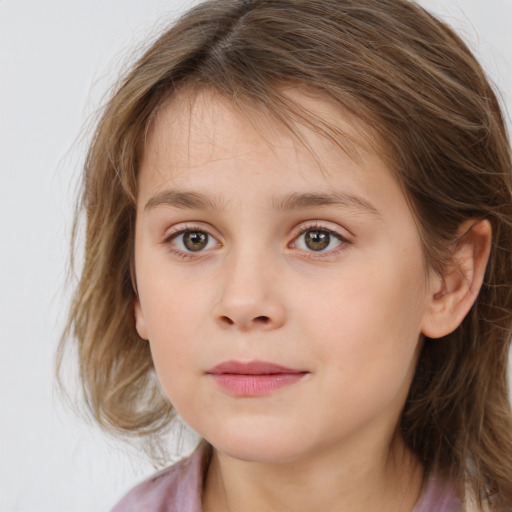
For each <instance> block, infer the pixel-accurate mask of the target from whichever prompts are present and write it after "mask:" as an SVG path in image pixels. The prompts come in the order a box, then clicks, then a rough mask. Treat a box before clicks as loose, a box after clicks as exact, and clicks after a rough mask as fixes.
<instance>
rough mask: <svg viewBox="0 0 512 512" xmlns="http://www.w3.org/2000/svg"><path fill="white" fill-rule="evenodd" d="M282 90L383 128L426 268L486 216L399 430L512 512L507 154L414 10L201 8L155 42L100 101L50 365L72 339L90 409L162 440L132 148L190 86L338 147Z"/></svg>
mask: <svg viewBox="0 0 512 512" xmlns="http://www.w3.org/2000/svg"><path fill="white" fill-rule="evenodd" d="M287 85H291V86H297V85H299V86H305V87H307V88H308V89H310V90H312V91H315V92H316V93H318V94H320V95H323V96H324V97H326V98H329V99H331V100H332V101H334V102H335V103H336V104H337V105H339V106H341V107H342V108H343V109H345V110H346V111H349V112H351V113H353V114H354V115H355V116H356V117H357V118H358V119H360V120H361V121H362V122H363V123H364V124H366V125H368V126H371V127H372V128H373V129H374V130H375V131H376V132H377V133H378V135H379V137H380V139H381V140H382V141H384V144H385V148H386V152H387V154H388V155H389V156H390V158H391V160H392V162H393V169H394V172H395V175H396V179H397V180H398V182H399V183H400V184H401V186H402V187H403V190H404V193H405V196H406V197H407V199H408V201H409V204H410V207H411V210H412V212H413V214H414V215H415V218H416V220H417V223H418V227H419V231H420V234H421V238H422V243H423V248H424V253H425V257H426V261H427V263H428V265H429V266H430V267H431V268H433V269H435V270H436V271H438V272H442V269H443V267H444V265H445V264H446V261H447V257H448V256H447V254H448V255H449V252H447V251H448V250H449V248H450V247H452V246H453V244H454V242H455V239H456V235H457V231H458V228H459V226H460V225H461V224H462V223H463V222H464V221H466V220H468V219H475V218H476V219H488V220H489V222H490V223H491V225H492V232H493V242H492V249H491V254H490V259H489V263H488V266H487V269H486V274H485V281H484V284H483V287H482V289H481V291H480V293H479V295H478V298H477V300H476V302H475V304H474V305H473V307H472V309H471V311H470V312H469V314H468V315H467V316H466V318H465V319H464V320H463V322H462V324H461V325H460V326H459V327H458V329H457V330H456V331H455V332H453V333H452V334H449V335H447V336H445V337H444V338H443V339H439V340H430V339H428V338H427V339H425V340H424V344H423V349H422V353H421V355H420V358H419V362H418V365H417V370H416V374H415V377H414V380H413V383H412V387H411V389H410V393H409V396H408V399H407V402H406V404H405V409H404V412H403V415H402V417H401V419H400V429H401V432H402V434H403V437H404V439H405V442H406V443H407V445H408V446H409V448H410V449H411V450H412V451H413V452H414V453H415V454H416V455H417V456H418V457H419V459H420V460H421V461H422V463H423V465H424V467H425V468H426V470H427V472H428V471H429V470H431V469H432V468H437V469H441V470H443V471H446V472H447V473H448V475H449V476H450V477H451V478H452V479H453V481H454V482H455V483H456V485H457V488H458V492H459V495H460V497H461V498H462V499H464V489H465V488H466V489H467V488H469V489H470V490H471V491H472V494H473V495H474V497H476V501H477V503H478V505H479V507H480V508H483V507H487V509H489V510H492V511H498V510H512V416H511V410H510V402H509V396H508V387H507V361H508V351H509V346H510V341H511V332H512V183H511V180H512V176H511V153H510V143H509V141H508V139H507V133H506V127H505V123H504V120H503V117H502V113H501V111H500V106H499V102H498V100H497V98H496V95H495V93H494V91H493V88H492V86H491V85H490V84H489V81H488V80H487V78H486V76H485V74H484V72H483V70H482V68H481V67H480V65H479V64H478V62H477V61H476V59H475V58H474V56H473V55H472V54H471V52H470V50H469V49H468V47H467V46H466V45H465V43H464V42H463V41H462V40H461V39H460V38H459V37H458V36H457V35H456V34H455V33H454V31H453V30H452V29H450V28H449V27H448V26H447V25H446V24H444V23H443V22H441V21H439V20H438V19H436V18H435V17H433V16H432V15H430V14H429V13H427V12H426V11H425V10H423V9H422V8H421V7H419V6H418V5H417V4H415V3H413V2H411V1H408V0H271V1H270V0H253V1H247V0H246V1H242V0H207V1H206V2H203V3H201V4H200V5H198V6H196V7H194V8H193V9H191V10H190V11H189V12H188V13H186V14H185V15H184V16H183V17H182V18H181V19H179V20H178V22H177V23H175V24H174V25H173V26H172V27H171V28H169V29H168V30H167V31H165V33H163V34H162V35H161V36H160V37H159V38H158V39H157V40H156V41H154V42H153V43H152V44H151V46H150V47H149V49H148V50H147V51H146V53H145V54H144V55H143V56H142V57H141V58H140V59H139V60H138V61H137V62H136V63H135V64H134V65H133V67H132V68H131V69H130V70H129V71H128V72H127V74H126V75H125V77H124V78H123V79H122V81H121V82H120V83H119V85H118V86H117V88H116V90H115V91H114V93H113V94H112V97H111V99H110V100H109V101H108V103H107V104H106V106H105V108H104V110H103V113H102V116H101V119H100V120H99V122H98V125H97V128H96V131H95V133H94V136H93V138H92V141H91V144H90V148H89V152H88V154H87V157H86V160H85V165H84V172H83V184H82V194H81V200H80V205H79V208H78V210H77V214H76V218H75V220H76V222H78V219H79V218H81V216H83V218H84V219H85V251H84V263H83V269H82V271H81V276H80V280H79V283H78V286H77V289H76V292H75V295H74V299H73V302H72V305H71V309H70V313H69V320H68V324H67V328H66V331H65V333H64V336H63V338H62V341H61V344H60V347H59V352H58V363H59V365H60V363H61V362H62V356H63V354H64V352H65V349H66V347H68V346H69V345H74V346H75V347H76V349H77V351H78V358H79V364H80V377H81V382H82V386H83V391H84V395H85V398H86V402H87V404H88V406H89V408H90V410H91V411H92V414H93V416H94V417H95V418H96V419H97V420H98V421H99V423H100V424H101V425H103V426H104V427H106V428H108V429H110V430H113V431H116V432H117V433H121V434H125V435H132V436H134V435H141V434H142V435H144V436H146V437H147V438H149V439H156V436H157V435H158V433H159V432H162V431H163V430H165V428H166V426H167V425H168V424H169V422H170V420H171V418H172V416H173V410H172V405H171V404H170V403H169V402H168V400H167V399H166V398H165V396H163V394H162V392H161V390H160V388H159V385H158V382H157V379H156V377H155V372H154V367H153V362H152V360H151V354H150V350H149V346H148V344H147V343H146V342H145V341H142V340H141V339H140V338H139V337H138V335H137V333H136V331H135V328H134V320H133V312H132V307H133V300H134V297H135V290H134V286H133V279H132V273H133V271H132V268H133V244H134V236H133V235H134V222H135V208H136V196H137V168H138V151H139V150H140V148H141V147H142V148H143V144H144V137H145V134H146V132H147V129H148V126H149V124H150V123H151V121H152V119H153V118H154V115H155V113H156V112H157V109H158V108H159V107H160V106H161V105H162V104H163V103H164V102H167V101H169V100H170V99H172V97H173V96H174V95H176V93H177V91H180V90H186V88H187V87H188V88H190V90H191V91H192V90H194V88H198V87H201V88H208V89H211V90H214V91H216V92H218V93H220V94H222V95H223V96H225V97H226V98H228V99H229V100H230V101H231V102H232V103H233V104H234V105H238V106H241V107H243V106H244V105H245V106H248V105H249V106H254V107H258V108H260V109H264V110H265V111H266V112H268V113H269V114H270V115H272V116H274V118H275V119H277V120H280V121H282V122H283V123H285V124H286V126H288V127H290V129H291V130H292V131H293V126H294V123H297V122H302V123H304V122H306V123H309V124H310V125H312V126H313V127H316V129H318V130H319V131H321V132H322V133H324V134H326V135H327V136H330V137H331V138H334V139H335V140H336V137H337V134H336V133H335V132H334V131H333V130H332V127H329V126H326V125H325V123H323V122H322V120H321V119H316V118H314V117H312V115H311V113H308V112H307V111H305V110H304V109H303V108H302V107H301V106H300V105H297V104H294V103H293V102H291V101H290V100H289V99H287V98H286V97H285V95H283V93H282V91H283V86H287ZM76 225H77V224H75V226H76ZM75 233H76V231H75ZM74 240H75V241H76V238H74ZM74 247H75V248H74V251H75V252H74V253H73V254H76V251H77V248H76V243H75V245H74Z"/></svg>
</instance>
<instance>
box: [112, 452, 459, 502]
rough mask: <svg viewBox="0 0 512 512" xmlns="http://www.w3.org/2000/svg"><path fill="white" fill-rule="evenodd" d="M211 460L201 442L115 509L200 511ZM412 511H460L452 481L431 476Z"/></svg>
mask: <svg viewBox="0 0 512 512" xmlns="http://www.w3.org/2000/svg"><path fill="white" fill-rule="evenodd" d="M209 460H210V450H209V447H208V446H207V445H206V444H205V443H201V444H200V445H199V447H198V448H197V450H196V451H195V452H194V453H193V454H192V455H191V456H190V457H188V458H186V459H184V460H182V461H180V462H178V463H177V464H175V465H174V466H171V467H169V468H167V469H164V470H163V471H160V472H159V473H157V474H155V475H153V476H152V477H151V478H149V479H148V480H146V481H145V482H142V483H141V484H139V485H138V486H137V487H135V488H134V489H132V490H131V491H130V492H129V493H128V494H127V495H126V496H125V497H124V498H123V499H122V500H121V501H120V502H119V503H118V504H117V505H116V506H115V507H114V509H113V510H112V512H201V510H202V509H201V491H202V487H203V482H204V477H205V475H206V470H207V468H208V463H209ZM412 512H460V502H459V500H458V499H457V497H456V496H455V493H454V492H453V489H452V488H451V486H450V485H448V484H447V483H446V482H444V481H443V480H440V479H438V478H435V477H431V478H430V479H429V480H428V481H427V484H426V486H425V489H424V490H423V493H422V495H421V497H420V499H419V501H418V503H417V504H416V506H415V507H414V509H413V510H412Z"/></svg>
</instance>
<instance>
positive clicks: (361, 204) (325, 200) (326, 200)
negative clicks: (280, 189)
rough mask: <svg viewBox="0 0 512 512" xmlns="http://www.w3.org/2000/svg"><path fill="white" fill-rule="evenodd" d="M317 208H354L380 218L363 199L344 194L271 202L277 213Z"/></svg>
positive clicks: (312, 195) (311, 195)
mask: <svg viewBox="0 0 512 512" xmlns="http://www.w3.org/2000/svg"><path fill="white" fill-rule="evenodd" d="M318 206H341V207H344V208H355V209H358V210H361V211H363V212H365V213H370V214H372V215H375V216H380V212H379V211H378V210H377V208H375V206H373V205H372V204H371V203H370V202H369V201H367V200H366V199H364V198H363V197H360V196H356V195H353V194H347V193H344V192H329V193H325V194H324V193H305V194H290V195H289V196H285V197H283V198H276V199H274V200H273V207H274V209H275V210H277V211H289V210H301V209H306V208H313V207H318Z"/></svg>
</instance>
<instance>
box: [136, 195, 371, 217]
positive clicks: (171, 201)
mask: <svg viewBox="0 0 512 512" xmlns="http://www.w3.org/2000/svg"><path fill="white" fill-rule="evenodd" d="M161 205H166V206H174V207H176V208H182V209H190V210H222V209H223V208H224V204H223V203H222V201H220V200H219V199H218V198H217V197H215V196H207V195H205V194H200V193H198V192H187V191H175V190H165V191H163V192H160V193H158V194H156V195H154V196H153V197H151V198H150V199H149V200H148V201H147V203H146V205H145V206H144V209H145V210H151V209H153V208H155V207H157V206H161ZM322 206H340V207H344V208H351V209H357V210H361V211H362V212H364V213H369V214H371V215H374V216H377V217H379V216H380V212H379V211H378V210H377V208H375V206H373V205H372V204H371V203H370V202H369V201H367V200H366V199H364V198H363V197H360V196H356V195H353V194H347V193H344V192H329V193H314V192H311V193H300V194H299V193H293V194H290V195H287V196H284V197H274V198H273V199H272V208H273V209H274V210H276V211H279V212H282V211H293V210H305V209H308V208H314V207H322Z"/></svg>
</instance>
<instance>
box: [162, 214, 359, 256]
mask: <svg viewBox="0 0 512 512" xmlns="http://www.w3.org/2000/svg"><path fill="white" fill-rule="evenodd" d="M308 231H320V232H322V233H327V234H328V235H330V236H333V237H335V238H336V239H338V240H339V242H340V244H339V245H338V246H337V247H335V248H334V249H330V250H327V251H324V250H323V251H314V250H305V249H299V250H300V251H301V252H302V253H303V255H304V256H306V257H308V258H311V259H319V258H325V257H329V256H332V255H334V254H337V253H339V252H341V251H344V250H346V249H347V246H348V245H350V244H351V242H350V240H348V239H347V238H346V237H345V236H343V235H341V234H340V233H338V232H337V231H334V230H333V229H329V228H327V227H326V226H323V225H321V224H319V223H313V224H309V225H306V226H301V227H300V228H299V229H298V230H297V231H296V232H295V233H294V235H293V241H292V242H290V243H289V244H288V245H287V247H290V248H295V247H296V243H297V240H298V239H299V238H300V237H301V236H303V235H305V234H306V233H307V232H308ZM192 232H199V233H204V234H206V235H207V236H208V237H210V238H213V239H214V240H216V238H215V237H213V235H211V234H210V233H209V232H208V231H207V230H205V229H204V228H203V227H201V226H195V225H186V226H185V227H183V228H180V229H178V230H176V231H174V232H172V233H170V234H169V235H168V236H166V237H165V239H164V241H163V244H164V245H165V246H167V247H168V250H169V251H170V252H171V253H172V254H174V255H175V256H178V257H180V258H182V259H185V260H188V259H192V258H197V257H198V256H199V257H200V256H201V255H203V253H204V252H206V251H204V250H199V251H197V253H195V252H194V251H190V252H185V251H182V250H180V249H177V248H176V247H175V246H174V245H173V241H174V240H175V239H176V238H177V237H179V236H180V235H184V234H185V233H192Z"/></svg>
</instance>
